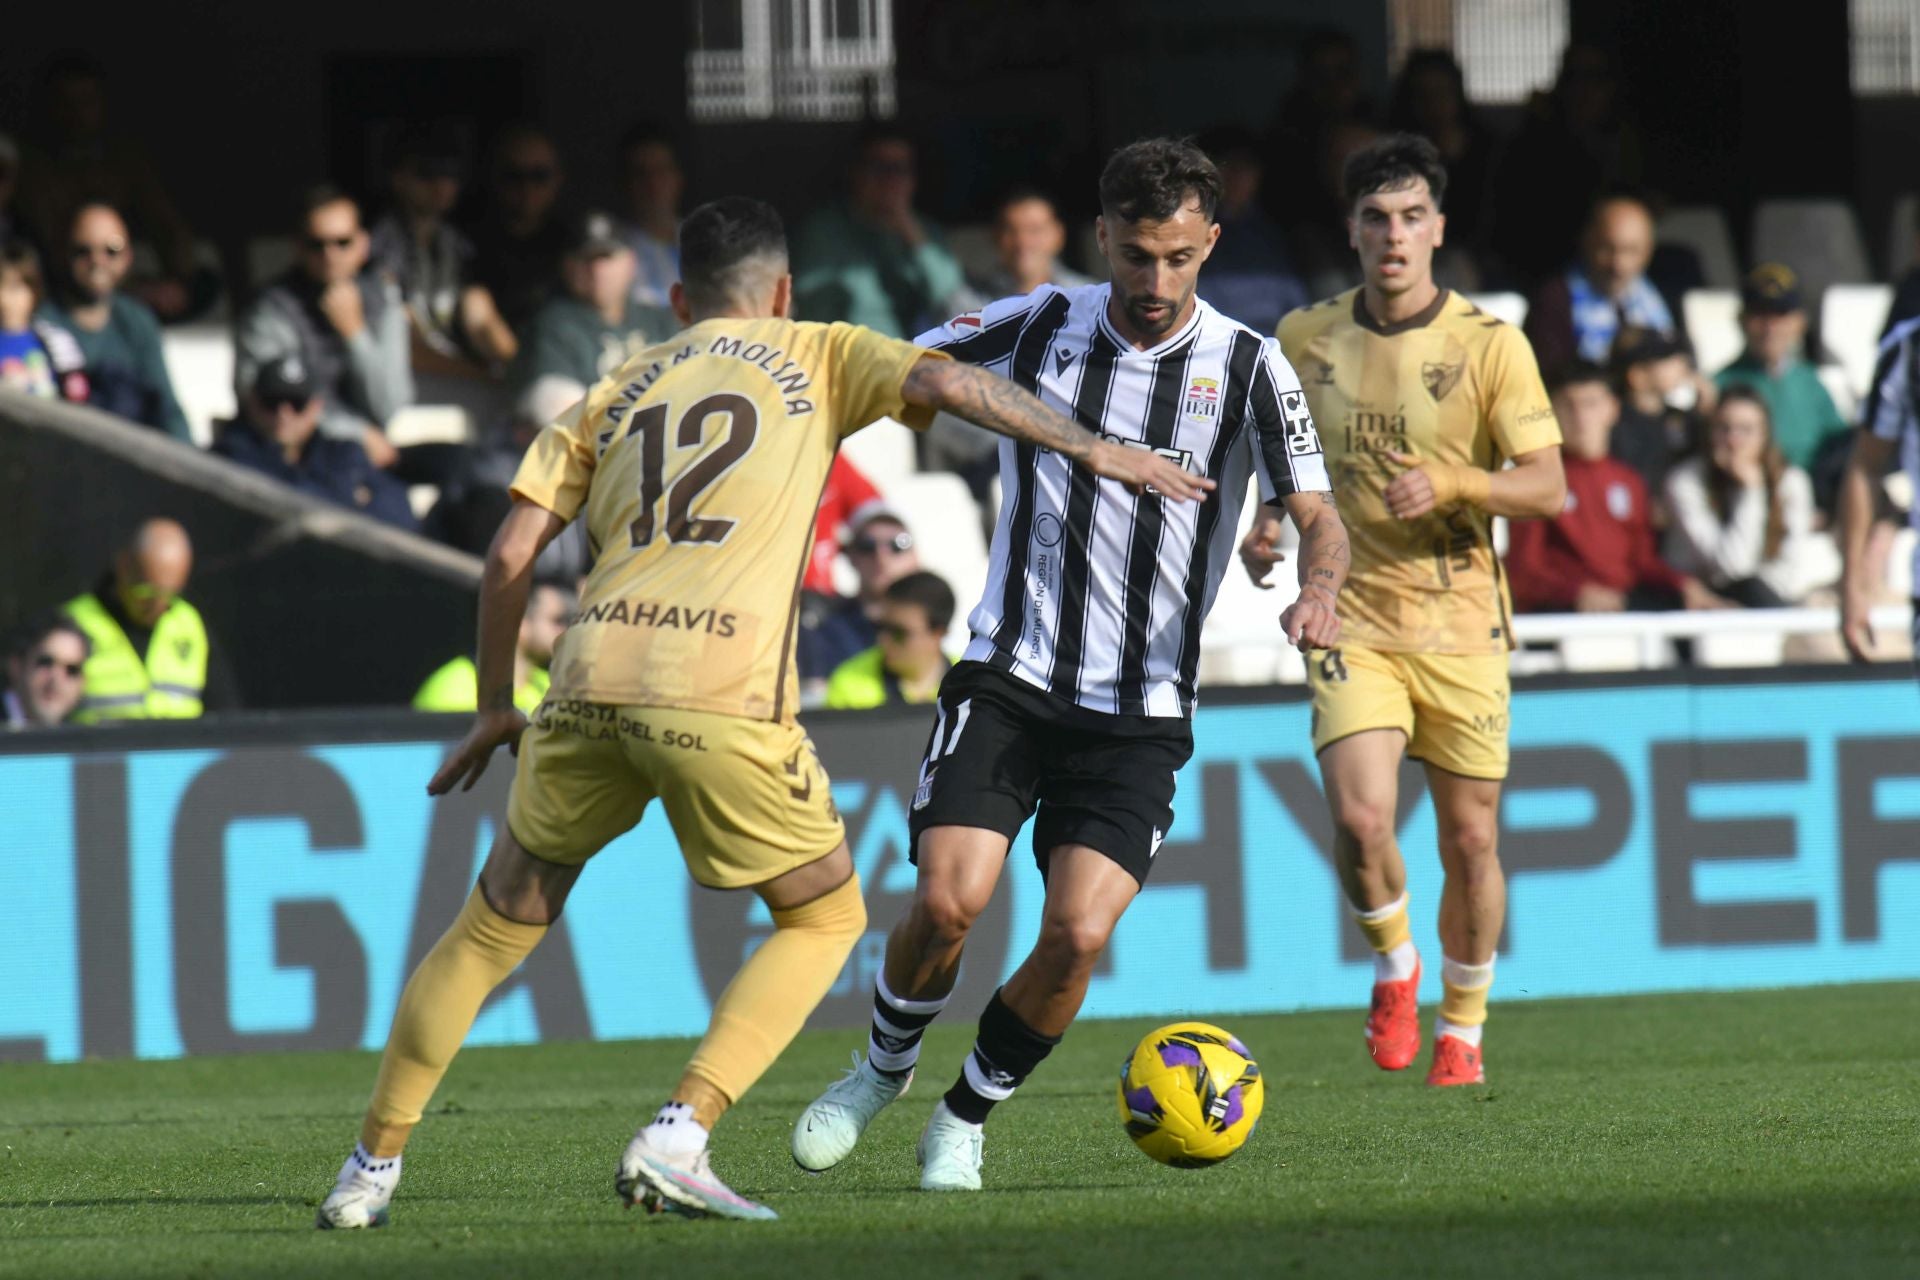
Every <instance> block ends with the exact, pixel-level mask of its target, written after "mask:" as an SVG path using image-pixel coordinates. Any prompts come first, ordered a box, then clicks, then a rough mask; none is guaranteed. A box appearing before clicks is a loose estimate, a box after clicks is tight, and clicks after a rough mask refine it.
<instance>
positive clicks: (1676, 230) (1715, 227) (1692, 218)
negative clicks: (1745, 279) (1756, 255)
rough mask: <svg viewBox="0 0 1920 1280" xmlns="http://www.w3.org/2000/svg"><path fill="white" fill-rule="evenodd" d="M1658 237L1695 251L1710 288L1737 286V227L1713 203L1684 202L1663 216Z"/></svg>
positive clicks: (1702, 276) (1738, 282)
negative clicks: (1696, 203)
mask: <svg viewBox="0 0 1920 1280" xmlns="http://www.w3.org/2000/svg"><path fill="white" fill-rule="evenodd" d="M1654 238H1655V239H1656V240H1658V241H1659V242H1660V243H1661V244H1672V245H1680V246H1682V247H1684V248H1688V249H1691V250H1693V252H1694V255H1695V256H1696V257H1698V258H1699V259H1700V275H1701V279H1702V280H1703V281H1704V282H1705V284H1706V287H1707V288H1709V289H1737V288H1739V286H1740V259H1739V258H1738V257H1737V256H1735V254H1734V252H1733V230H1732V228H1730V227H1728V226H1727V215H1726V214H1724V213H1722V212H1720V210H1719V209H1717V208H1715V207H1714V206H1713V205H1710V204H1698V205H1681V206H1679V207H1676V208H1673V209H1669V210H1667V211H1666V212H1665V213H1664V214H1662V215H1660V225H1659V227H1658V228H1657V229H1656V231H1655V234H1654Z"/></svg>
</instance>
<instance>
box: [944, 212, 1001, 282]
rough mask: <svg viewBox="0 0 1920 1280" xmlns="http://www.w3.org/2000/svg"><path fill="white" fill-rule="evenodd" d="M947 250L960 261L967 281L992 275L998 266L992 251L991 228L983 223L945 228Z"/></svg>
mask: <svg viewBox="0 0 1920 1280" xmlns="http://www.w3.org/2000/svg"><path fill="white" fill-rule="evenodd" d="M947 248H948V249H949V250H950V251H952V253H953V256H954V257H956V258H958V259H959V260H960V269H961V270H962V271H964V272H966V273H967V278H968V279H969V280H977V279H979V278H981V277H982V276H988V275H992V274H993V271H994V268H996V267H997V266H999V265H1000V260H999V258H998V257H996V256H995V254H994V251H993V228H992V227H990V226H987V225H986V224H984V223H974V224H970V225H968V226H964V227H949V228H947Z"/></svg>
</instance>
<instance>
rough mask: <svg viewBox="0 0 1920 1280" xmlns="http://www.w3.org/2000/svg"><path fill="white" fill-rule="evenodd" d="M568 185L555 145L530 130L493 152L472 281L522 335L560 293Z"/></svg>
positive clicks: (508, 137)
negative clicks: (563, 210)
mask: <svg viewBox="0 0 1920 1280" xmlns="http://www.w3.org/2000/svg"><path fill="white" fill-rule="evenodd" d="M565 177H566V175H565V173H564V172H563V171H562V169H561V167H560V153H559V152H558V151H557V150H555V148H554V145H553V140H552V139H551V138H549V137H547V135H546V134H545V133H543V132H541V131H540V130H539V129H536V128H534V127H533V126H531V125H516V126H514V127H512V128H510V129H508V130H507V131H506V132H505V133H503V134H502V135H501V136H500V138H499V140H498V141H497V142H496V143H495V144H494V148H493V161H492V164H491V166H490V169H489V173H488V179H489V180H488V196H489V199H488V203H487V211H486V214H485V216H484V217H483V218H482V219H481V221H480V222H479V223H478V224H477V225H476V226H475V227H474V228H473V254H474V256H473V275H474V279H475V280H477V281H478V282H479V283H480V284H482V285H485V286H486V288H487V291H488V292H490V293H491V294H492V295H493V300H494V302H495V303H496V304H497V305H498V306H499V308H500V314H501V315H502V316H504V317H506V321H507V324H508V326H509V327H510V328H512V329H513V331H514V332H515V333H516V334H519V333H521V332H522V330H523V329H524V328H525V326H526V324H527V322H528V321H529V320H531V319H533V313H534V312H536V311H538V310H539V309H540V307H541V304H543V303H545V302H546V300H547V299H548V298H551V297H552V296H553V295H554V294H556V293H558V292H559V291H560V260H561V259H562V258H563V257H565V256H566V252H567V225H566V221H565V219H563V218H562V217H561V216H560V187H561V184H562V182H563V181H564V180H565Z"/></svg>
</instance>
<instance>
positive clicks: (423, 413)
mask: <svg viewBox="0 0 1920 1280" xmlns="http://www.w3.org/2000/svg"><path fill="white" fill-rule="evenodd" d="M387 439H388V440H390V441H392V442H393V445H394V447H395V448H396V449H404V448H406V447H408V446H409V445H416V444H471V443H472V442H473V420H472V419H471V418H469V417H468V416H467V411H466V410H465V409H462V408H461V407H460V406H459V405H455V404H410V405H408V406H407V407H406V408H404V409H402V410H400V412H398V413H396V414H394V415H393V417H392V418H391V419H389V420H388V422H387Z"/></svg>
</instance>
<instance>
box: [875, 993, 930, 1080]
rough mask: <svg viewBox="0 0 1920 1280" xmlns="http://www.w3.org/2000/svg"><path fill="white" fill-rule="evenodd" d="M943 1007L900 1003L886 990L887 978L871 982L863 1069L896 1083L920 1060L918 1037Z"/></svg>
mask: <svg viewBox="0 0 1920 1280" xmlns="http://www.w3.org/2000/svg"><path fill="white" fill-rule="evenodd" d="M946 1007H947V997H945V996H941V997H940V998H939V999H938V1000H903V999H901V998H900V997H899V996H896V995H895V994H893V992H892V991H891V990H890V989H889V988H888V987H887V975H886V974H884V973H882V974H880V975H879V976H878V977H876V978H875V979H874V980H873V1026H872V1028H871V1030H870V1031H869V1033H868V1036H867V1065H868V1066H870V1067H872V1068H873V1070H874V1072H875V1073H876V1074H878V1075H881V1076H884V1077H886V1078H887V1079H890V1080H898V1079H900V1078H902V1077H903V1076H905V1075H906V1074H907V1073H908V1072H909V1071H912V1070H913V1064H914V1063H916V1062H918V1061H919V1060H920V1037H921V1036H923V1035H925V1034H926V1031H927V1026H928V1024H930V1023H931V1022H932V1021H933V1020H934V1019H935V1018H937V1017H939V1016H940V1011H941V1010H942V1009H944V1008H946Z"/></svg>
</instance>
